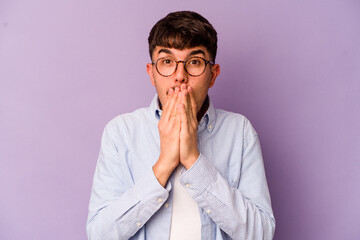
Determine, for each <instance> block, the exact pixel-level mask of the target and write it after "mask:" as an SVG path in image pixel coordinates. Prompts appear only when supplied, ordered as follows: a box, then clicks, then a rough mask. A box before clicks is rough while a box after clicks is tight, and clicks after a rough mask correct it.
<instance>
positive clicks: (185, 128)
mask: <svg viewBox="0 0 360 240" xmlns="http://www.w3.org/2000/svg"><path fill="white" fill-rule="evenodd" d="M178 106H179V108H180V120H181V132H185V133H188V132H189V128H188V117H187V116H186V111H185V106H184V104H182V103H181V104H179V105H178Z"/></svg>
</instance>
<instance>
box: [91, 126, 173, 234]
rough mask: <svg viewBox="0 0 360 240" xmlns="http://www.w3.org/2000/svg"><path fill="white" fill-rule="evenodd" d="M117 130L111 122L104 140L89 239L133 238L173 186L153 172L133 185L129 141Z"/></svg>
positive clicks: (146, 174)
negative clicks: (164, 183) (129, 162)
mask: <svg viewBox="0 0 360 240" xmlns="http://www.w3.org/2000/svg"><path fill="white" fill-rule="evenodd" d="M115 129H116V126H114V123H112V122H110V123H109V124H108V125H107V126H106V128H105V130H104V133H103V137H102V141H101V149H100V154H99V159H98V163H97V167H96V170H95V174H94V180H93V188H92V193H91V198H90V204H89V216H88V221H87V234H88V238H89V239H94V240H97V239H108V240H111V239H129V238H130V237H131V236H133V235H134V234H135V233H136V232H137V231H138V230H139V229H141V228H142V226H143V225H144V224H145V223H146V222H147V221H148V220H149V219H150V218H151V216H152V215H153V214H154V213H155V212H156V211H157V210H158V209H159V208H160V207H161V206H162V204H163V203H164V202H165V201H166V199H167V198H168V195H169V191H170V188H171V186H170V184H168V185H167V186H166V189H165V188H163V187H162V186H161V185H160V184H159V182H158V181H157V179H156V177H155V175H154V173H153V171H152V169H149V170H148V171H147V172H145V173H144V176H143V177H142V179H140V181H137V182H136V183H133V182H132V180H131V176H130V172H129V169H128V167H127V165H126V159H127V158H128V152H127V149H128V148H127V143H126V138H124V137H123V136H117V135H116V134H115ZM160 198H161V199H163V201H161V202H159V201H158V199H160Z"/></svg>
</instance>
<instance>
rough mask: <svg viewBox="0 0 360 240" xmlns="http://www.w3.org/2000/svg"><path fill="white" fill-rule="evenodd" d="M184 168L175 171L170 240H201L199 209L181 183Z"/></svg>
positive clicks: (180, 167) (179, 167) (180, 166)
mask: <svg viewBox="0 0 360 240" xmlns="http://www.w3.org/2000/svg"><path fill="white" fill-rule="evenodd" d="M182 168H183V166H182V165H179V166H178V167H177V168H176V170H175V181H174V187H173V208H172V218H171V228H170V240H184V239H191V240H200V239H201V220H200V213H199V207H198V205H197V203H196V202H195V200H194V199H193V198H192V197H191V196H190V195H189V193H188V192H187V191H186V189H185V188H184V187H183V186H182V185H181V183H180V182H179V179H180V172H181V169H182Z"/></svg>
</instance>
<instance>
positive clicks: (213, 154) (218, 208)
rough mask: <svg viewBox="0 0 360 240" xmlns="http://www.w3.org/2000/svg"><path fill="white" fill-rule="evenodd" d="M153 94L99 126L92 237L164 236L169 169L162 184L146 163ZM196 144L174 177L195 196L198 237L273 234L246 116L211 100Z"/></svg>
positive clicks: (151, 159)
mask: <svg viewBox="0 0 360 240" xmlns="http://www.w3.org/2000/svg"><path fill="white" fill-rule="evenodd" d="M157 99H158V98H157V96H155V97H154V99H153V101H152V102H151V105H150V106H149V107H147V108H141V109H138V110H136V111H135V112H132V113H127V114H122V115H120V116H118V117H116V118H114V119H113V120H112V121H110V122H109V123H108V124H107V126H106V127H105V130H104V133H103V136H102V140H101V148H100V154H99V159H98V163H97V166H96V170H95V174H94V180H93V188H92V193H91V198H90V204H89V216H88V220H87V234H88V237H89V239H91V240H98V239H104V240H111V239H142V240H144V239H148V240H162V239H164V240H165V239H166V240H168V239H169V234H170V224H171V215H172V191H171V189H172V186H173V182H174V176H173V175H172V176H170V178H169V181H168V182H167V184H166V186H165V188H164V187H162V186H161V185H160V183H159V182H158V181H157V179H156V177H155V175H154V172H153V170H152V167H153V165H154V164H155V162H156V161H157V160H158V158H159V153H160V139H159V131H158V122H159V119H160V117H161V110H160V109H159V106H158V101H157ZM198 149H199V151H200V156H199V158H198V159H197V161H196V162H195V163H194V165H193V166H192V167H191V168H190V169H188V170H186V169H185V168H184V169H183V171H182V174H181V177H180V183H181V184H182V185H183V186H184V187H185V188H186V189H187V191H188V193H189V194H190V195H191V197H192V198H194V199H195V201H196V202H197V203H198V206H199V212H200V218H201V239H204V240H209V239H216V240H220V239H242V240H247V239H253V240H258V239H259V240H260V239H266V240H270V239H272V238H273V235H274V231H275V219H274V216H273V212H272V209H271V201H270V195H269V190H268V186H267V182H266V176H265V171H264V163H263V158H262V154H261V149H260V142H259V139H258V136H257V134H256V132H255V130H254V129H253V127H252V126H251V124H250V122H249V121H248V120H247V119H246V118H245V117H244V116H242V115H240V114H236V113H231V112H227V111H224V110H220V109H215V108H214V107H213V104H212V103H211V101H210V105H209V108H208V110H207V112H206V113H205V115H204V117H203V118H202V119H201V121H200V123H199V126H198Z"/></svg>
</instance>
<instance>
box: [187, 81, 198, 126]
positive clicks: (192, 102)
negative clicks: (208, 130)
mask: <svg viewBox="0 0 360 240" xmlns="http://www.w3.org/2000/svg"><path fill="white" fill-rule="evenodd" d="M188 92H189V99H190V105H191V113H192V116H193V118H194V119H195V120H196V121H197V105H196V101H195V96H194V90H193V89H192V88H191V87H188Z"/></svg>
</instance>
